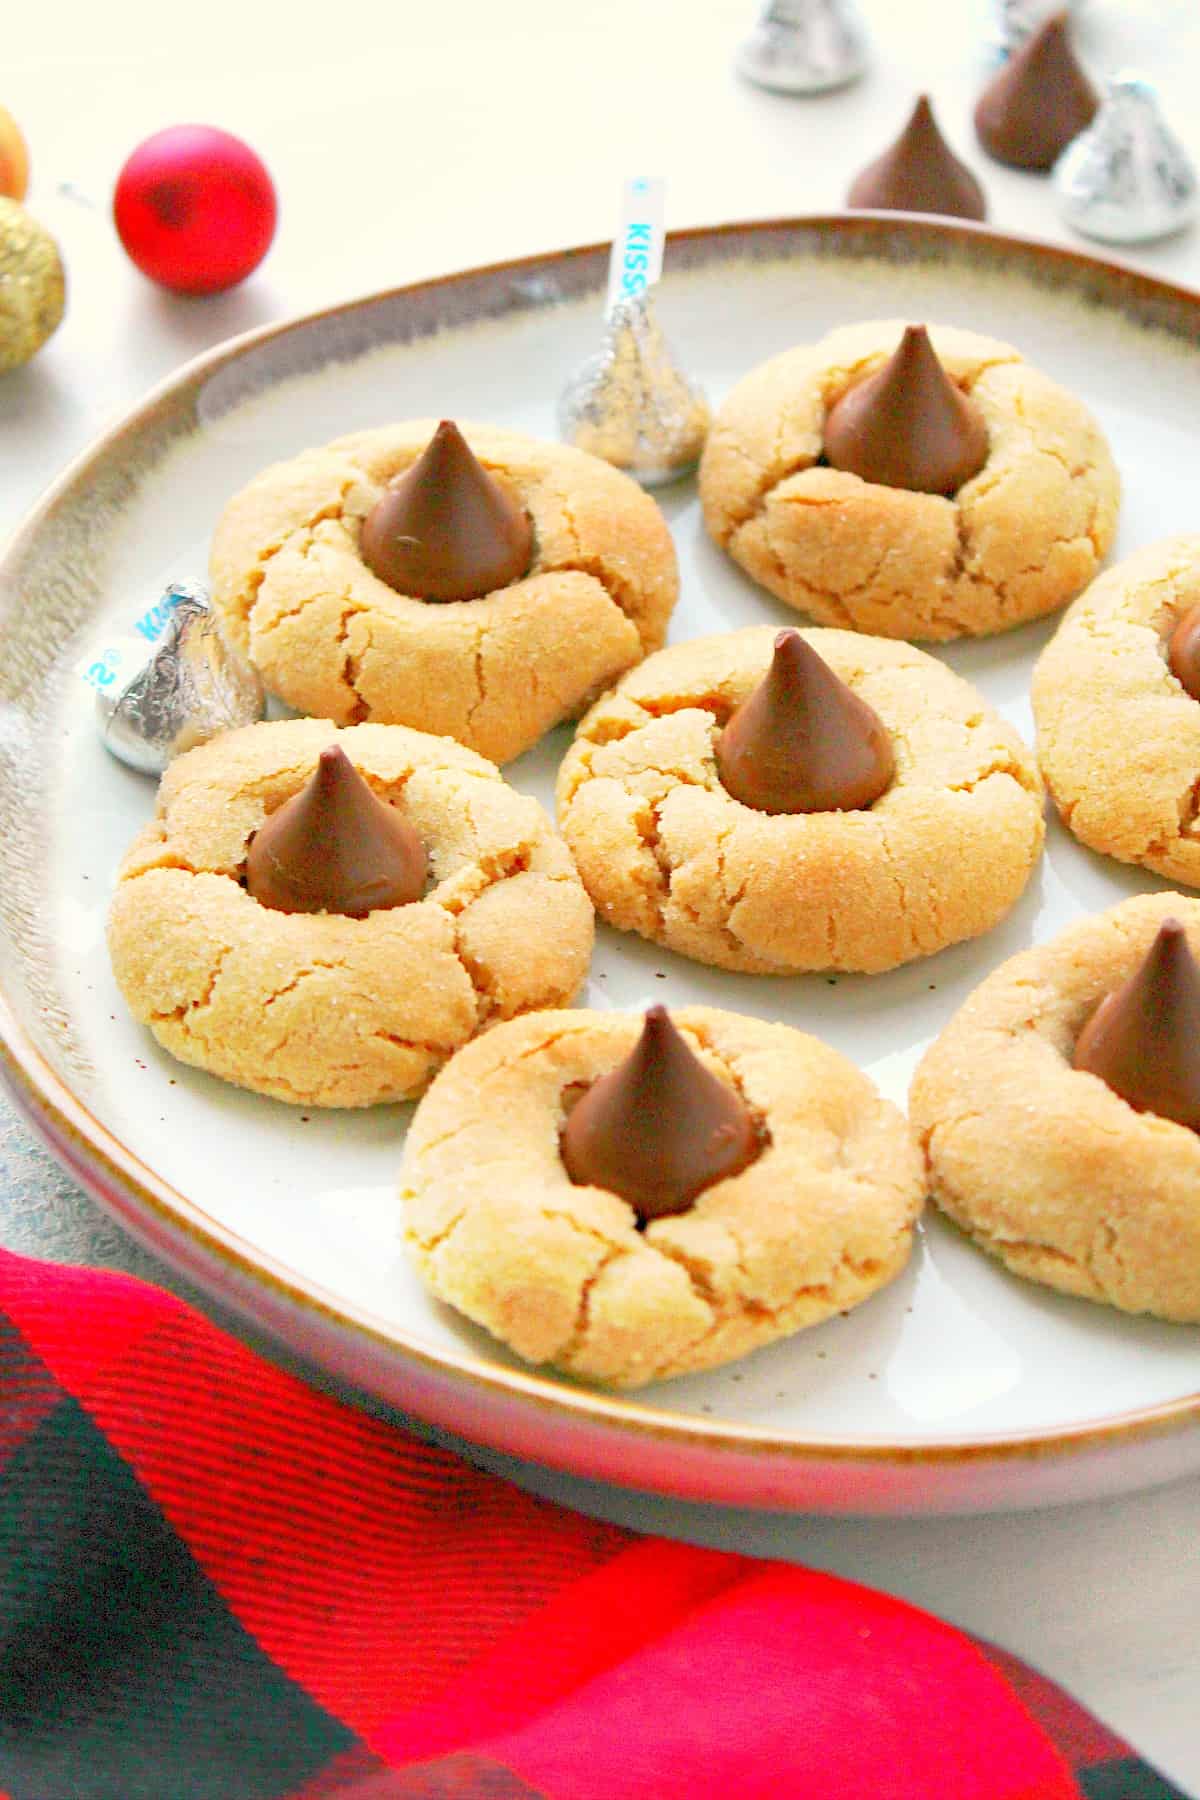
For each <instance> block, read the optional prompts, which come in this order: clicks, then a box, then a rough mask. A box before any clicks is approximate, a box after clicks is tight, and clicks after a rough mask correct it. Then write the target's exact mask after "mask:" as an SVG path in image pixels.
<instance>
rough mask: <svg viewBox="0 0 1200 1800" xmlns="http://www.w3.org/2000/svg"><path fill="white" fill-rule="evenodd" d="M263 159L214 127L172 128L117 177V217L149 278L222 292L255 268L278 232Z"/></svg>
mask: <svg viewBox="0 0 1200 1800" xmlns="http://www.w3.org/2000/svg"><path fill="white" fill-rule="evenodd" d="M275 217H276V204H275V188H274V184H273V183H272V181H271V177H270V176H269V175H268V174H267V170H266V166H265V164H264V163H263V161H262V159H261V157H258V156H256V155H255V153H254V151H253V150H251V148H250V146H249V144H244V143H243V142H242V140H241V138H237V137H234V136H233V134H232V133H231V132H228V131H218V130H217V129H216V127H215V126H212V125H172V126H170V127H168V129H167V130H166V131H156V132H155V133H154V136H153V137H148V138H147V139H146V141H145V142H144V143H142V144H139V145H138V147H137V149H136V150H135V151H134V152H133V155H132V156H131V157H130V158H129V160H128V161H127V162H126V164H125V166H124V168H123V169H122V170H121V173H120V174H119V175H118V177H117V186H116V190H115V192H114V194H113V220H114V222H115V224H116V227H117V235H118V236H119V237H120V240H121V242H122V244H123V245H124V246H125V250H126V254H127V255H128V256H129V258H130V260H131V261H132V262H135V263H136V264H137V266H138V268H139V269H140V270H141V271H142V274H143V275H148V276H149V277H150V279H151V281H157V282H158V283H159V285H160V286H161V287H166V288H173V289H174V290H175V292H176V293H179V294H219V293H220V292H221V291H222V290H223V289H224V288H231V287H236V285H237V283H238V282H239V281H244V280H245V279H246V277H247V275H249V274H250V273H251V271H252V270H254V269H257V267H258V265H259V263H260V262H261V261H262V259H263V257H264V256H265V255H266V254H267V251H268V250H269V249H270V247H271V239H272V238H273V237H274V235H275Z"/></svg>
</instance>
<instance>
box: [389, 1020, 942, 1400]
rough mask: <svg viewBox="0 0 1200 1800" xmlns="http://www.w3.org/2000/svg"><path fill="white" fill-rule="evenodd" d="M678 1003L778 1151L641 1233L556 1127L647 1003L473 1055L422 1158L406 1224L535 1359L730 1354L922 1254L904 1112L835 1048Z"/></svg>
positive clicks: (620, 1379) (710, 1061) (482, 1313)
mask: <svg viewBox="0 0 1200 1800" xmlns="http://www.w3.org/2000/svg"><path fill="white" fill-rule="evenodd" d="M671 1017H672V1019H673V1021H674V1023H675V1024H676V1025H677V1026H678V1027H679V1029H680V1031H681V1032H682V1033H683V1035H684V1037H685V1038H686V1039H687V1040H688V1043H689V1045H690V1047H691V1048H692V1049H693V1050H694V1051H695V1052H696V1053H697V1054H698V1055H699V1056H700V1057H701V1059H702V1060H703V1061H704V1062H705V1063H706V1064H707V1066H708V1067H709V1068H710V1069H711V1070H712V1071H713V1073H714V1074H716V1075H718V1076H719V1077H721V1078H722V1079H724V1080H726V1081H728V1082H730V1083H731V1085H732V1086H734V1087H735V1088H736V1089H737V1091H738V1092H739V1093H740V1094H741V1096H742V1098H743V1100H744V1101H745V1102H746V1104H747V1106H748V1107H749V1108H750V1111H751V1112H752V1113H753V1114H754V1116H755V1118H756V1120H757V1121H758V1124H759V1128H760V1130H761V1131H762V1133H763V1135H764V1139H765V1144H764V1148H763V1151H762V1153H761V1155H760V1156H759V1157H758V1158H757V1160H756V1161H755V1162H753V1163H751V1164H750V1165H749V1167H748V1168H746V1169H744V1170H743V1171H742V1172H741V1174H739V1175H734V1176H732V1177H731V1178H729V1179H728V1180H725V1181H721V1182H718V1183H716V1184H715V1185H714V1186H713V1187H710V1188H707V1189H706V1190H705V1191H704V1192H703V1193H702V1194H700V1195H699V1196H698V1197H697V1199H696V1200H695V1201H694V1202H693V1204H692V1205H691V1207H689V1209H688V1210H687V1211H686V1212H683V1213H678V1214H676V1215H674V1216H673V1217H670V1218H664V1219H657V1220H655V1221H653V1222H652V1223H651V1224H649V1225H647V1226H646V1228H645V1229H644V1230H639V1229H638V1227H637V1221H636V1215H635V1213H634V1211H633V1208H632V1207H631V1206H630V1205H629V1204H628V1202H626V1201H625V1200H622V1199H619V1198H618V1196H617V1195H615V1194H612V1193H608V1192H607V1191H605V1190H604V1189H601V1188H595V1187H576V1186H574V1185H573V1184H572V1182H571V1181H570V1179H569V1177H568V1175H567V1172H566V1169H565V1168H564V1167H563V1163H562V1158H561V1156H560V1154H559V1136H560V1133H561V1131H562V1127H563V1122H564V1120H565V1117H566V1111H567V1107H568V1106H569V1103H570V1099H571V1097H572V1095H575V1096H577V1095H578V1094H579V1093H580V1092H582V1091H583V1090H584V1089H585V1088H586V1087H587V1086H588V1085H590V1084H591V1083H592V1082H593V1081H595V1080H596V1079H597V1078H598V1077H599V1076H600V1075H603V1074H605V1073H607V1071H608V1070H609V1069H611V1068H613V1067H614V1066H615V1065H616V1064H617V1063H618V1062H620V1061H621V1060H622V1058H623V1057H625V1056H626V1055H627V1054H628V1053H629V1051H630V1050H632V1048H633V1046H634V1044H635V1042H636V1041H637V1038H638V1036H639V1034H640V1032H641V1029H642V1020H641V1018H640V1017H631V1016H629V1015H623V1014H617V1013H592V1012H562V1013H547V1014H544V1015H542V1016H541V1017H531V1018H526V1019H520V1020H517V1021H515V1022H514V1023H512V1024H510V1025H502V1026H498V1027H497V1029H496V1030H495V1031H492V1032H489V1033H488V1034H487V1035H486V1037H484V1038H481V1039H479V1040H478V1041H477V1042H476V1043H474V1044H471V1045H469V1046H468V1047H467V1049H466V1050H464V1051H462V1052H460V1054H459V1055H458V1056H456V1057H455V1059H454V1061H453V1062H452V1063H451V1064H450V1065H449V1067H448V1068H447V1069H446V1070H445V1071H444V1072H443V1073H442V1074H441V1075H440V1076H439V1077H438V1079H437V1080H436V1081H435V1082H434V1084H433V1086H432V1087H431V1088H430V1090H429V1093H428V1094H427V1095H426V1097H425V1099H424V1100H423V1101H422V1102H421V1105H420V1106H419V1107H418V1109H417V1114H416V1117H415V1119H414V1120H413V1124H412V1128H411V1130H410V1132H409V1135H408V1140H407V1143H406V1145H405V1151H404V1166H403V1171H402V1174H401V1198H402V1203H403V1209H404V1231H405V1237H406V1239H407V1242H408V1245H409V1248H410V1249H411V1251H412V1253H413V1255H414V1257H415V1258H416V1261H417V1264H418V1267H419V1268H420V1271H421V1273H422V1275H423V1277H424V1279H425V1280H426V1282H427V1283H428V1285H429V1286H430V1288H431V1289H432V1290H433V1292H434V1293H435V1294H436V1295H437V1296H438V1297H439V1298H440V1299H442V1300H446V1301H448V1302H449V1303H450V1305H452V1306H454V1307H457V1308H458V1310H459V1311H460V1312H463V1313H465V1314H466V1315H467V1317H468V1318H471V1319H473V1320H475V1322H476V1323H477V1324H480V1325H483V1326H484V1327H486V1329H487V1330H488V1331H490V1332H491V1333H492V1334H493V1336H495V1337H497V1338H499V1339H500V1340H501V1341H502V1342H504V1343H506V1344H508V1345H509V1346H510V1347H511V1348H512V1349H513V1350H515V1351H516V1352H517V1354H518V1355H519V1356H522V1357H524V1358H525V1359H526V1360H527V1361H529V1362H539V1363H551V1364H553V1365H554V1366H555V1367H556V1368H559V1369H562V1370H564V1371H566V1372H567V1373H569V1374H572V1375H578V1376H582V1377H584V1378H585V1379H587V1380H591V1381H598V1382H605V1383H607V1384H610V1385H612V1386H616V1387H637V1386H641V1385H642V1384H644V1383H645V1382H648V1381H656V1380H660V1379H662V1378H664V1377H666V1376H671V1375H682V1374H685V1373H687V1372H689V1371H691V1370H695V1369H707V1368H713V1367H715V1366H716V1365H717V1364H719V1363H724V1362H729V1361H731V1360H732V1359H733V1358H734V1357H738V1356H743V1355H745V1354H746V1352H747V1351H749V1350H753V1349H755V1348H756V1347H757V1346H758V1345H760V1344H766V1343H770V1342H772V1341H773V1340H774V1339H776V1338H780V1337H785V1336H787V1335H788V1334H789V1333H791V1332H793V1331H798V1330H800V1329H802V1328H803V1327H805V1326H808V1325H815V1324H818V1323H819V1322H820V1321H821V1320H822V1319H826V1318H828V1317H829V1316H830V1315H831V1314H833V1313H835V1312H838V1311H843V1310H845V1309H846V1308H848V1307H851V1306H856V1305H857V1304H858V1303H859V1302H860V1301H862V1300H865V1299H867V1298H868V1296H869V1295H870V1294H872V1293H874V1292H875V1291H876V1290H877V1289H878V1288H880V1287H882V1286H883V1285H884V1284H885V1283H886V1282H888V1281H890V1280H891V1279H892V1278H893V1276H895V1275H897V1274H898V1273H899V1271H900V1270H901V1269H902V1268H903V1266H904V1264H905V1262H906V1261H907V1260H908V1255H909V1250H910V1248H911V1243H912V1228H913V1224H914V1221H915V1220H916V1217H917V1215H918V1213H919V1212H920V1209H921V1204H922V1200H923V1197H924V1185H923V1179H922V1170H921V1164H920V1158H919V1156H918V1154H917V1152H916V1149H915V1147H914V1145H913V1142H912V1139H911V1137H910V1135H909V1132H908V1128H907V1126H906V1124H905V1121H904V1119H903V1117H902V1116H901V1114H900V1113H899V1112H898V1111H897V1110H896V1108H895V1107H894V1106H892V1105H890V1104H889V1103H888V1102H887V1101H886V1100H883V1099H881V1098H880V1096H879V1094H878V1093H877V1092H876V1090H875V1088H874V1086H873V1085H872V1083H871V1082H870V1081H869V1080H868V1079H867V1077H866V1076H865V1075H864V1074H863V1073H862V1072H861V1071H860V1070H859V1069H857V1068H855V1066H854V1065H853V1064H852V1063H850V1062H848V1061H847V1059H846V1058H845V1057H844V1056H841V1055H839V1054H838V1052H837V1051H835V1050H831V1049H829V1048H828V1046H827V1045H825V1044H822V1043H821V1042H820V1041H819V1040H818V1039H816V1038H813V1037H809V1036H807V1035H806V1034H805V1033H803V1032H799V1031H793V1030H792V1029H790V1027H788V1026H784V1025H771V1024H766V1023H764V1022H763V1021H761V1020H758V1019H751V1018H744V1017H742V1016H740V1015H739V1014H736V1013H728V1012H720V1011H716V1010H715V1009H713V1008H710V1007H699V1006H697V1007H683V1008H681V1009H679V1010H678V1011H674V1010H673V1011H672V1014H671Z"/></svg>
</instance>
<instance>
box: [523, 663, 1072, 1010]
mask: <svg viewBox="0 0 1200 1800" xmlns="http://www.w3.org/2000/svg"><path fill="white" fill-rule="evenodd" d="M558 810H559V820H560V823H561V825H562V829H563V832H564V835H565V836H566V839H567V842H568V843H569V844H570V846H571V848H572V850H573V852H574V855H575V859H576V863H577V864H578V867H579V872H580V874H581V875H582V877H583V880H584V884H585V886H586V887H587V889H588V892H589V893H590V894H591V896H592V899H593V900H594V901H595V903H596V907H597V909H598V911H599V913H600V915H601V917H602V918H603V919H604V920H606V921H607V923H608V924H610V925H615V926H616V927H618V929H620V930H622V931H637V932H640V933H641V935H642V936H643V937H647V938H651V939H653V940H654V941H655V942H656V943H660V944H665V945H667V947H668V948H670V949H672V950H678V951H679V952H680V953H681V954H682V955H684V956H690V957H693V958H695V960H696V961H698V962H704V963H713V964H716V965H717V966H718V967H721V968H726V969H740V970H745V971H747V972H748V973H751V974H761V975H768V974H775V975H784V974H792V973H795V972H798V971H803V970H812V969H845V970H864V971H874V970H880V969H890V968H894V967H895V966H896V964H898V963H903V962H907V961H909V960H910V959H911V958H913V957H917V956H928V955H931V954H932V953H933V952H934V951H935V950H941V949H944V948H945V946H946V945H947V944H954V943H957V942H959V941H960V940H961V939H963V938H969V937H975V936H977V935H978V934H979V933H980V932H984V931H988V930H990V928H991V927H992V926H993V925H995V924H997V923H998V921H999V920H1000V919H1002V918H1003V917H1004V915H1005V913H1006V912H1007V911H1008V910H1009V908H1010V907H1011V906H1012V905H1013V904H1014V902H1015V901H1016V899H1017V898H1018V896H1019V895H1020V893H1021V890H1022V889H1023V888H1024V886H1025V883H1026V882H1027V880H1028V879H1029V875H1030V872H1031V870H1032V868H1033V866H1034V864H1035V863H1036V861H1037V858H1038V855H1039V854H1040V851H1041V847H1042V838H1043V829H1044V828H1043V820H1042V790H1041V783H1040V781H1039V779H1038V775H1037V771H1036V769H1035V767H1034V765H1033V759H1032V757H1031V756H1030V754H1029V752H1028V751H1027V750H1026V749H1025V746H1024V745H1023V744H1022V743H1021V740H1020V738H1019V737H1018V736H1017V733H1016V732H1015V731H1014V730H1013V729H1012V727H1011V726H1009V725H1007V724H1006V723H1005V722H1004V720H1002V719H1001V718H1000V717H999V716H998V714H996V713H995V712H993V711H992V710H991V708H990V707H989V706H988V705H987V703H986V702H985V701H984V700H983V699H982V698H981V696H980V695H979V694H978V693H977V692H976V690H975V689H974V688H972V687H970V686H968V684H967V683H966V682H965V681H962V680H961V679H960V678H959V677H958V676H957V675H954V674H952V673H951V672H950V670H949V669H947V668H946V666H945V665H944V664H943V663H940V662H938V661H936V660H935V659H934V658H933V657H931V656H926V655H925V654H924V653H923V652H922V651H920V650H914V649H913V648H912V646H911V645H909V644H897V643H891V642H888V641H886V640H884V639H881V638H869V637H864V636H862V635H860V634H857V633H854V632H845V631H828V630H812V631H804V632H800V631H785V632H781V633H778V634H776V633H774V632H772V631H771V630H770V628H769V627H752V628H751V629H750V630H747V631H737V632H731V633H729V634H728V635H727V636H722V637H711V638H701V639H698V640H695V641H694V642H692V643H687V644H678V645H675V646H673V647H672V648H670V649H667V650H661V651H659V653H658V654H657V655H656V656H652V657H650V658H649V659H648V660H647V661H646V662H645V663H643V664H642V665H641V666H640V667H639V668H637V669H634V670H631V671H630V673H629V674H628V675H627V676H625V677H624V679H623V680H622V681H621V682H620V683H619V684H618V686H617V687H616V688H615V689H614V690H613V691H612V693H610V694H606V695H605V696H604V698H603V699H602V700H599V701H598V702H597V703H596V705H595V706H594V707H593V708H592V710H591V712H590V713H588V715H587V717H586V718H585V719H584V720H583V722H582V723H581V725H580V727H579V732H578V735H577V737H576V740H575V742H574V744H573V745H572V747H571V749H570V750H569V751H568V753H567V756H566V758H565V760H564V762H563V765H562V769H561V771H560V774H559V783H558Z"/></svg>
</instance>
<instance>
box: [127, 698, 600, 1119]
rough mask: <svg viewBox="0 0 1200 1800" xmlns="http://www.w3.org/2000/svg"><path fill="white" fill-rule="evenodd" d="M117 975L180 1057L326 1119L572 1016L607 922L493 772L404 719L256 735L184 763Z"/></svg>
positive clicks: (152, 827)
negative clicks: (333, 1109) (550, 1010)
mask: <svg viewBox="0 0 1200 1800" xmlns="http://www.w3.org/2000/svg"><path fill="white" fill-rule="evenodd" d="M108 935H109V949H110V952H111V955H112V963H113V969H114V972H115V974H116V977H117V982H118V984H119V986H120V988H121V991H122V993H123V994H124V996H125V999H126V1001H127V1003H128V1005H129V1007H130V1010H131V1011H132V1012H133V1014H134V1016H135V1017H136V1018H137V1019H139V1020H140V1021H141V1022H142V1023H143V1024H145V1025H147V1026H148V1027H149V1028H150V1030H151V1031H152V1032H153V1034H154V1036H155V1037H156V1038H157V1039H158V1041H159V1043H160V1044H162V1045H163V1047H164V1048H165V1049H167V1050H169V1051H170V1052H171V1053H172V1055H174V1056H177V1057H179V1058H180V1060H181V1061H182V1062H187V1063H193V1064H195V1065H196V1066H197V1067H199V1068H202V1069H208V1070H209V1071H210V1072H211V1073H212V1074H214V1075H220V1076H222V1077H223V1078H224V1079H225V1080H226V1081H232V1082H236V1083H237V1084H238V1086H239V1087H247V1088H253V1089H254V1090H255V1091H256V1092H258V1093H261V1094H270V1095H272V1096H274V1098H276V1099H278V1100H289V1101H292V1102H293V1103H295V1104H296V1105H311V1106H370V1105H373V1104H375V1103H376V1102H377V1101H382V1100H404V1099H409V1098H411V1097H412V1096H413V1095H415V1094H418V1093H420V1092H421V1090H422V1089H423V1088H424V1087H425V1085H426V1083H427V1082H428V1080H429V1078H430V1076H431V1075H432V1074H433V1073H434V1072H435V1071H436V1070H437V1069H439V1068H440V1067H441V1065H442V1064H443V1063H444V1062H445V1061H446V1059H447V1058H448V1057H449V1056H450V1055H451V1053H452V1052H453V1051H455V1050H456V1049H458V1047H459V1046H460V1045H461V1044H464V1043H466V1041H467V1039H468V1038H470V1037H472V1036H473V1035H474V1034H475V1032H477V1031H479V1030H481V1029H482V1028H483V1027H484V1026H486V1025H490V1024H491V1023H493V1022H494V1021H495V1020H499V1019H509V1018H512V1017H513V1016H514V1015H515V1014H517V1013H522V1012H529V1011H532V1010H534V1009H535V1008H543V1007H548V1006H562V1005H564V1004H566V1002H568V1001H569V1000H570V999H572V997H573V996H574V995H575V993H576V992H577V990H578V988H579V986H580V984H581V983H582V981H583V979H584V976H585V974H586V973H587V966H588V960H589V957H590V955H591V948H592V909H591V906H590V904H589V902H588V899H587V895H586V894H585V893H584V891H583V888H582V887H581V885H580V882H579V878H578V876H577V875H576V873H575V869H574V867H573V865H572V863H571V858H570V855H569V853H568V851H567V849H566V847H565V845H563V844H562V842H561V841H560V840H559V839H558V838H557V837H556V836H555V835H554V832H553V830H552V829H551V826H550V822H549V820H548V819H547V818H546V815H545V814H544V813H543V811H542V809H541V808H540V807H539V806H538V805H537V804H536V802H535V801H533V800H530V799H527V798H525V797H524V796H523V795H520V794H516V793H514V792H513V790H512V789H511V788H510V787H509V786H508V785H507V784H506V783H505V782H504V781H503V780H502V779H501V777H500V775H499V772H498V771H497V770H496V769H495V768H494V767H493V766H492V765H491V764H490V763H487V762H485V761H484V760H483V758H482V757H480V756H476V755H475V754H474V752H472V751H470V750H467V749H464V748H463V747H462V746H460V745H458V744H454V743H451V742H450V741H449V739H446V738H434V737H429V736H426V735H425V734H424V733H422V732H418V731H409V730H407V729H406V728H405V727H403V726H399V725H359V726H355V727H353V728H351V729H349V730H346V731H336V730H335V729H334V728H333V727H332V726H330V725H329V724H326V723H324V722H322V721H320V720H315V719H295V720H286V721H283V722H280V723H278V724H268V725H251V726H248V727H247V728H245V729H244V730H241V731H231V732H227V733H226V734H225V735H224V736H222V737H220V738H216V739H214V740H213V741H212V742H211V743H209V744H205V745H204V746H203V747H202V748H200V749H198V750H192V751H189V752H188V753H187V754H186V755H184V756H181V757H178V758H177V759H176V760H175V761H174V762H173V763H172V764H171V766H170V767H169V768H168V770H167V772H166V774H165V775H164V777H163V780H162V784H161V786H160V788H159V796H158V810H157V814H156V817H155V818H154V820H153V821H152V822H151V823H150V824H149V825H147V826H146V828H145V830H144V831H142V832H141V833H140V835H139V836H138V837H137V838H136V839H135V841H134V843H133V846H132V848H131V849H130V851H129V853H128V855H127V856H126V858H125V861H124V863H123V864H122V866H121V869H120V872H119V875H118V878H117V890H116V894H115V897H114V899H113V903H112V911H111V914H110V918H109V934H108Z"/></svg>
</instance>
